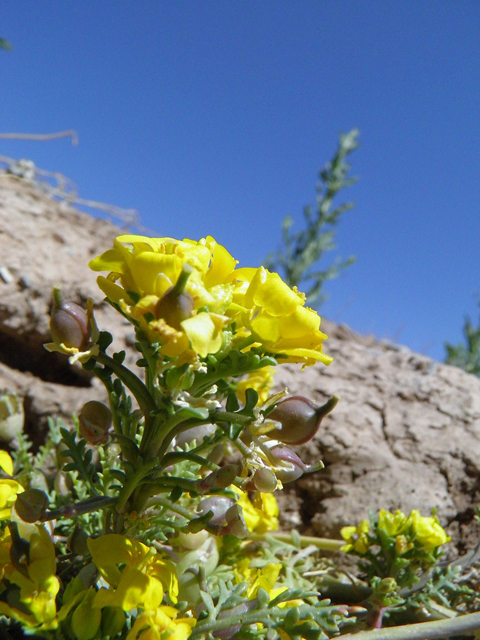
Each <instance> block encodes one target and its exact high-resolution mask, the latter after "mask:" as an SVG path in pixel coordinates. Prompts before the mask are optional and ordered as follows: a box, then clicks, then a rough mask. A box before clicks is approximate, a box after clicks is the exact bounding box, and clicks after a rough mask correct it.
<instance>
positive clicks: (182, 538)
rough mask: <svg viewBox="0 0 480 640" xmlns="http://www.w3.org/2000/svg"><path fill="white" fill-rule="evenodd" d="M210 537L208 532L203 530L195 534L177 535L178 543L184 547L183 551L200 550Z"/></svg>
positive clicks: (181, 533)
mask: <svg viewBox="0 0 480 640" xmlns="http://www.w3.org/2000/svg"><path fill="white" fill-rule="evenodd" d="M209 536H210V534H209V533H208V531H205V529H203V530H202V531H198V532H197V533H183V532H180V533H179V534H178V541H179V543H180V544H181V545H182V547H185V549H191V550H192V551H193V550H195V549H200V547H201V546H202V545H203V544H204V543H205V540H207V538H208V537H209Z"/></svg>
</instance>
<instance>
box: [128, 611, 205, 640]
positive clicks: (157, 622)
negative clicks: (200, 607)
mask: <svg viewBox="0 0 480 640" xmlns="http://www.w3.org/2000/svg"><path fill="white" fill-rule="evenodd" d="M177 614H178V611H177V610H176V609H175V608H174V607H168V606H160V607H157V608H156V609H155V610H152V611H144V612H143V613H142V614H140V615H139V616H138V617H137V619H136V621H135V624H134V625H133V627H132V628H131V629H130V631H129V633H128V635H127V640H186V639H187V638H188V637H189V636H190V634H191V633H192V628H193V627H194V626H195V623H196V620H195V618H177V617H176V616H177Z"/></svg>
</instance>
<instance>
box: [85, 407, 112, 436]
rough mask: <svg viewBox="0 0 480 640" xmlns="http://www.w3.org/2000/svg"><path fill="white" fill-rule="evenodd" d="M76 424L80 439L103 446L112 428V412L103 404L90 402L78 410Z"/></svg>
mask: <svg viewBox="0 0 480 640" xmlns="http://www.w3.org/2000/svg"><path fill="white" fill-rule="evenodd" d="M78 423H79V432H80V435H81V436H82V438H85V440H86V441H87V442H89V443H90V444H93V445H98V444H103V443H105V442H106V441H107V438H108V430H109V429H110V427H111V426H112V412H111V411H110V409H109V408H108V407H107V406H106V405H105V404H103V402H98V401H97V400H90V402H87V403H85V404H84V405H83V407H82V408H81V409H80V413H79V414H78Z"/></svg>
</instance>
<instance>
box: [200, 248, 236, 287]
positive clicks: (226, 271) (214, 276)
mask: <svg viewBox="0 0 480 640" xmlns="http://www.w3.org/2000/svg"><path fill="white" fill-rule="evenodd" d="M207 244H208V246H209V248H210V250H211V252H212V260H211V263H210V268H209V269H208V271H207V273H206V275H205V287H206V288H207V289H210V288H211V287H214V286H216V285H218V284H223V283H225V282H226V281H227V279H228V278H229V277H230V275H231V273H232V272H233V270H234V269H235V266H236V264H237V260H235V258H233V256H231V255H230V253H229V252H228V251H227V250H226V249H225V247H223V246H222V245H221V244H218V242H215V240H214V239H213V238H212V237H211V236H208V237H207Z"/></svg>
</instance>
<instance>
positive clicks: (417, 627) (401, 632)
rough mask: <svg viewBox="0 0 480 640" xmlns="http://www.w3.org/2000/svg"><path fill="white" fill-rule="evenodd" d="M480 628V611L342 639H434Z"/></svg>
mask: <svg viewBox="0 0 480 640" xmlns="http://www.w3.org/2000/svg"><path fill="white" fill-rule="evenodd" d="M479 629H480V613H467V614H465V615H462V616H457V617H456V618H448V619H447V620H435V621H434V622H419V623H417V624H406V625H401V626H399V627H385V628H384V629H373V630H372V631H360V632H358V633H348V634H346V635H344V636H341V638H342V640H433V639H434V638H449V637H450V636H456V635H464V634H467V633H471V632H473V631H478V630H479Z"/></svg>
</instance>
